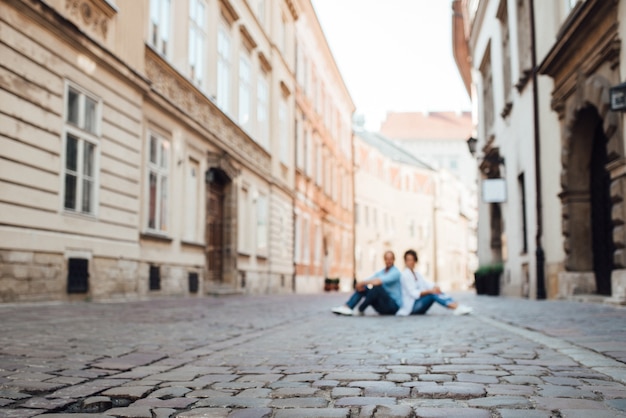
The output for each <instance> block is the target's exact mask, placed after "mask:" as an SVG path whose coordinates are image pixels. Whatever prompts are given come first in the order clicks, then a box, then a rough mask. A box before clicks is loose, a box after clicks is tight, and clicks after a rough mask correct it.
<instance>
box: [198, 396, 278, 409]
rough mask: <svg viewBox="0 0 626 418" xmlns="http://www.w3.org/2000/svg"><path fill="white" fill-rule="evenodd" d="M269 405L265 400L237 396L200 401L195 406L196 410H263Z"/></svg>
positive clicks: (268, 401) (268, 400) (267, 400)
mask: <svg viewBox="0 0 626 418" xmlns="http://www.w3.org/2000/svg"><path fill="white" fill-rule="evenodd" d="M269 404H270V399H265V398H242V397H238V396H224V397H221V398H204V399H200V400H199V401H198V402H197V403H196V404H195V406H196V407H197V408H203V407H212V408H216V407H219V408H264V407H266V406H268V405H269Z"/></svg>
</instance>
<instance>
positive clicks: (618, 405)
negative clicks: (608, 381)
mask: <svg viewBox="0 0 626 418" xmlns="http://www.w3.org/2000/svg"><path fill="white" fill-rule="evenodd" d="M606 403H607V405H609V406H610V407H611V408H615V409H617V410H619V411H623V412H626V399H613V400H609V401H606Z"/></svg>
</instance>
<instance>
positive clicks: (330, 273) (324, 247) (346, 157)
mask: <svg viewBox="0 0 626 418" xmlns="http://www.w3.org/2000/svg"><path fill="white" fill-rule="evenodd" d="M302 10H303V13H302V15H301V17H300V18H299V19H298V21H297V23H296V42H297V48H296V54H297V58H296V59H297V64H296V66H297V71H296V78H297V82H296V85H297V87H296V95H295V96H296V142H295V143H296V150H295V166H296V171H295V178H296V185H295V193H296V199H295V215H294V219H295V254H294V255H295V259H294V260H295V263H294V264H295V269H296V274H295V282H294V286H295V290H296V291H297V292H304V293H310V292H319V291H320V290H322V289H324V283H325V279H339V281H340V283H341V284H340V287H341V288H343V289H344V290H347V289H351V286H352V281H353V278H354V256H353V255H354V217H353V205H354V188H353V151H352V113H353V112H354V109H355V106H354V103H353V102H352V98H351V97H350V94H349V92H348V90H347V87H346V85H345V83H344V81H343V78H342V76H341V74H340V72H339V69H338V68H337V64H336V63H335V60H334V58H333V56H332V53H331V51H330V48H329V46H328V44H327V42H326V38H325V37H324V33H323V31H322V28H321V27H320V24H319V22H318V20H317V18H316V17H315V11H314V10H313V6H312V4H311V2H310V1H308V0H307V1H303V2H302Z"/></svg>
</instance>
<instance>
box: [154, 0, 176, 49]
mask: <svg viewBox="0 0 626 418" xmlns="http://www.w3.org/2000/svg"><path fill="white" fill-rule="evenodd" d="M171 18H172V14H171V0H150V34H149V36H150V45H151V46H152V47H153V48H154V49H156V50H157V51H158V52H159V53H161V54H162V55H164V56H166V57H167V56H169V54H170V43H171V42H170V36H171V31H170V25H171Z"/></svg>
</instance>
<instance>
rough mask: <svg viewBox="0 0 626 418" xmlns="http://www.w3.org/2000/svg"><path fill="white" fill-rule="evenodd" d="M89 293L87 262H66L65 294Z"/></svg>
mask: <svg viewBox="0 0 626 418" xmlns="http://www.w3.org/2000/svg"><path fill="white" fill-rule="evenodd" d="M88 291H89V260H87V259H85V258H70V259H68V260H67V293H87V292H88Z"/></svg>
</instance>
